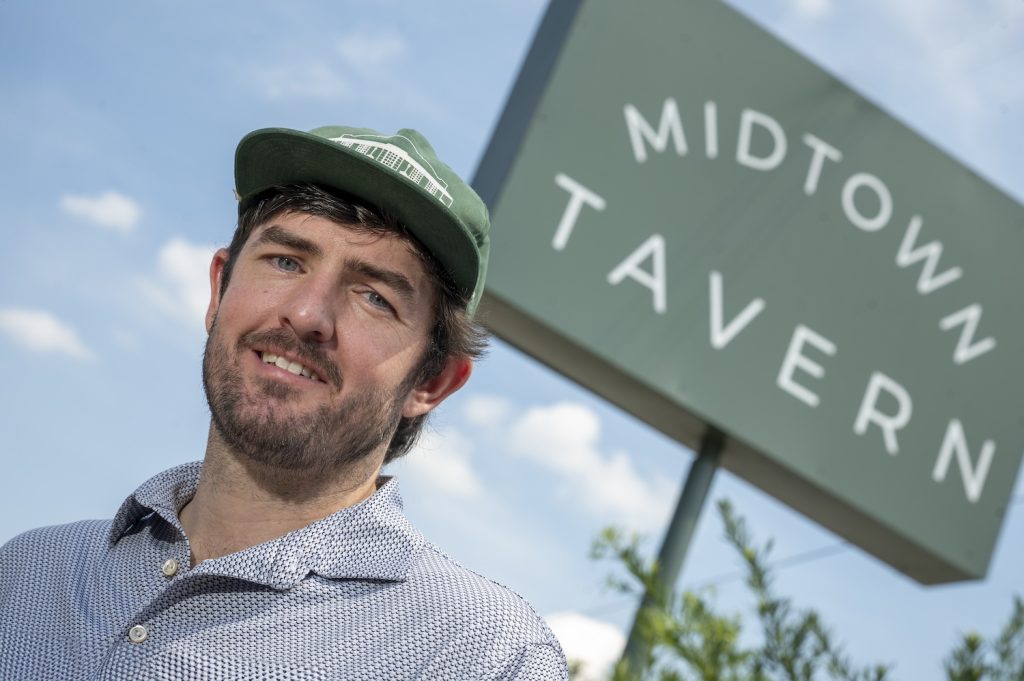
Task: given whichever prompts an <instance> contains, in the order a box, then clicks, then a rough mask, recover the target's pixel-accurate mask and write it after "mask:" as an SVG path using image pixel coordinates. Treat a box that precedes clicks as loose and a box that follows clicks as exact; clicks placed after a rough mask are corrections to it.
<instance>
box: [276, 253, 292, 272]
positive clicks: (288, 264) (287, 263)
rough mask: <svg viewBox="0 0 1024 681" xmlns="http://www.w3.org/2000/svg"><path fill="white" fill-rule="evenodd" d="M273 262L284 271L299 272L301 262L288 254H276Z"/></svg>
mask: <svg viewBox="0 0 1024 681" xmlns="http://www.w3.org/2000/svg"><path fill="white" fill-rule="evenodd" d="M271 262H273V264H274V267H276V268H277V269H279V270H281V271H282V272H298V271H299V263H298V261H297V260H295V259H294V258H289V257H288V256H287V255H275V256H274V257H273V258H272V259H271Z"/></svg>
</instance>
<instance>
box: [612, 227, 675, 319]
mask: <svg viewBox="0 0 1024 681" xmlns="http://www.w3.org/2000/svg"><path fill="white" fill-rule="evenodd" d="M648 257H650V258H651V261H652V265H651V271H650V272H648V271H647V270H644V269H641V268H640V263H642V262H643V261H644V260H646V259H647V258H648ZM626 277H629V278H630V279H633V280H634V281H636V282H637V283H639V284H641V285H642V286H646V287H647V288H649V289H650V290H651V293H653V294H654V311H655V312H657V313H658V314H665V310H666V309H667V302H666V300H665V288H666V287H665V239H663V238H662V236H661V235H660V234H654V235H652V236H650V237H648V238H647V240H646V241H644V242H643V243H642V244H640V247H639V248H637V249H636V250H635V251H633V252H632V253H631V254H630V255H629V256H628V257H627V258H626V259H625V260H623V261H622V262H621V263H619V265H618V266H617V267H616V268H615V269H614V270H612V271H611V272H609V273H608V283H609V284H611V285H613V286H615V285H617V284H620V283H622V280H623V279H625V278H626Z"/></svg>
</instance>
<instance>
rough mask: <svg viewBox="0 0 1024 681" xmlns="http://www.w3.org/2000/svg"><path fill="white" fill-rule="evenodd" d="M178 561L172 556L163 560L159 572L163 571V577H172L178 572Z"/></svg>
mask: <svg viewBox="0 0 1024 681" xmlns="http://www.w3.org/2000/svg"><path fill="white" fill-rule="evenodd" d="M178 567H180V566H179V565H178V561H176V560H174V559H173V558H168V559H167V560H165V561H164V564H163V565H161V566H160V572H162V573H164V577H173V576H174V575H176V574H178Z"/></svg>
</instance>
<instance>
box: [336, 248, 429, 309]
mask: <svg viewBox="0 0 1024 681" xmlns="http://www.w3.org/2000/svg"><path fill="white" fill-rule="evenodd" d="M345 269H348V270H351V271H353V272H355V273H357V274H361V275H362V276H364V277H367V278H368V279H374V280H376V281H380V282H383V283H384V284H386V285H387V286H390V287H391V288H393V289H394V290H395V291H396V292H397V293H398V294H399V295H400V296H401V297H402V298H403V299H405V300H406V302H412V300H413V298H414V296H415V294H416V287H415V286H413V285H412V282H411V281H409V278H408V277H406V276H405V275H404V274H402V273H401V272H398V271H396V270H391V269H384V268H382V267H378V266H377V265H374V264H372V263H368V262H366V261H365V260H360V259H359V258H346V259H345Z"/></svg>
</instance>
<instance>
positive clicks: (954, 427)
mask: <svg viewBox="0 0 1024 681" xmlns="http://www.w3.org/2000/svg"><path fill="white" fill-rule="evenodd" d="M954 450H955V452H956V463H957V465H958V466H959V467H960V476H961V477H962V478H963V481H964V492H966V494H967V500H968V501H970V502H971V503H972V504H975V503H977V502H978V500H979V499H981V492H982V490H983V489H984V488H985V478H986V477H988V469H989V467H990V466H991V465H992V457H994V456H995V453H996V443H995V442H993V441H992V440H985V442H984V443H982V445H981V455H980V456H979V457H978V466H977V468H972V466H971V453H970V452H969V451H968V450H967V437H966V436H965V435H964V428H963V426H962V425H961V424H960V421H958V420H957V419H953V420H952V421H950V422H949V426H948V427H947V428H946V436H945V437H944V438H942V447H941V449H939V458H938V459H936V460H935V469H934V470H933V471H932V480H934V481H935V482H942V481H943V480H945V479H946V473H947V472H949V464H950V462H951V461H952V459H953V452H954Z"/></svg>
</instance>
